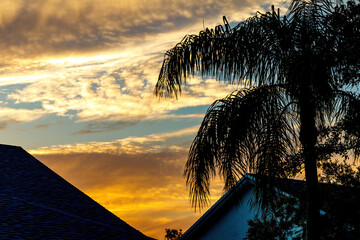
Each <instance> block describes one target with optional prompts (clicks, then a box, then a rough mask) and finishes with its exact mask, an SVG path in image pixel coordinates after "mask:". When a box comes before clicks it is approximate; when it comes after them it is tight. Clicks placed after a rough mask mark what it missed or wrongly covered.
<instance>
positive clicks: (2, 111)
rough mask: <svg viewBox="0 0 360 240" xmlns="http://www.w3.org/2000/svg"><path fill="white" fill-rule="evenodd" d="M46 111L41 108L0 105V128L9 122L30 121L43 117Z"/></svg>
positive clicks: (3, 127)
mask: <svg viewBox="0 0 360 240" xmlns="http://www.w3.org/2000/svg"><path fill="white" fill-rule="evenodd" d="M45 114H46V113H45V112H44V111H43V110H41V109H33V110H29V109H15V108H6V107H0V119H1V121H0V130H3V129H5V128H6V126H7V125H8V124H9V123H22V122H31V121H34V120H37V119H39V118H41V117H43V116H44V115H45Z"/></svg>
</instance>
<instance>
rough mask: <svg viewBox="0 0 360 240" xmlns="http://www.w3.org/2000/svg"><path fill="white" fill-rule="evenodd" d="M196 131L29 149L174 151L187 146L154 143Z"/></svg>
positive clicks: (40, 152) (60, 151) (45, 151)
mask: <svg viewBox="0 0 360 240" xmlns="http://www.w3.org/2000/svg"><path fill="white" fill-rule="evenodd" d="M197 131H198V126H197V125H196V126H193V127H189V128H185V129H181V130H178V131H175V132H164V133H158V134H150V135H146V136H141V137H136V136H131V137H126V138H122V139H118V140H114V141H109V142H88V143H78V144H67V145H55V146H46V147H40V148H37V149H31V150H29V152H30V153H31V154H37V155H44V154H79V153H87V152H91V153H104V154H105V153H106V154H139V153H154V152H158V151H161V149H164V148H166V149H171V150H172V151H174V152H181V151H184V149H187V147H188V146H186V147H183V146H181V145H158V144H156V143H165V142H166V141H167V140H169V139H171V138H178V137H182V136H192V135H195V133H196V132H197Z"/></svg>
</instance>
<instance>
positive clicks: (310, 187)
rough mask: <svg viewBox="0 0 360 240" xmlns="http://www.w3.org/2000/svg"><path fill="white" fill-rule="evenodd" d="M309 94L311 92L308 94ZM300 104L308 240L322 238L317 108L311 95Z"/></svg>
mask: <svg viewBox="0 0 360 240" xmlns="http://www.w3.org/2000/svg"><path fill="white" fill-rule="evenodd" d="M308 93H309V92H308ZM305 95H307V96H304V98H303V99H302V101H301V102H302V103H301V104H300V121H301V124H300V142H301V144H302V147H303V151H304V159H305V177H306V235H305V236H306V237H305V239H306V240H318V239H319V237H320V234H319V232H320V229H319V227H320V226H319V218H320V204H319V196H318V176H317V167H316V162H317V154H316V149H315V144H316V141H317V129H316V125H315V117H316V116H315V106H314V104H313V103H312V101H311V100H310V99H311V97H310V96H309V94H305Z"/></svg>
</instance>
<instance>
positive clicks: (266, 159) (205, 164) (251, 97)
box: [185, 85, 297, 207]
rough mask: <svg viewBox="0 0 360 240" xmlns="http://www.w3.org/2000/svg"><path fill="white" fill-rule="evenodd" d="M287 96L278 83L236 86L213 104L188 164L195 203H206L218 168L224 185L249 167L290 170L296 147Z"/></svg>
mask: <svg viewBox="0 0 360 240" xmlns="http://www.w3.org/2000/svg"><path fill="white" fill-rule="evenodd" d="M288 100H289V99H288V98H287V97H286V95H285V94H284V89H282V88H281V87H280V86H278V85H277V86H276V85H271V86H267V85H263V86H261V87H257V88H250V89H244V90H241V91H238V92H234V93H233V94H231V95H229V96H228V97H226V98H224V99H221V100H217V101H216V102H214V103H213V104H212V106H211V107H210V108H209V110H208V112H207V114H206V116H205V118H204V120H203V122H202V124H201V126H200V129H199V131H198V134H197V136H196V137H195V139H194V141H193V143H192V146H191V148H190V152H189V158H188V161H187V163H186V166H185V176H186V179H187V185H188V186H189V188H190V196H191V201H192V204H193V206H195V207H202V206H204V205H205V204H206V203H207V199H206V198H205V196H208V195H209V194H210V192H209V188H207V187H208V186H209V183H210V179H211V178H212V177H214V176H215V175H216V174H219V175H220V176H221V177H222V178H223V179H224V181H225V186H224V190H228V189H229V188H230V187H231V186H233V184H234V183H236V181H238V180H239V179H240V177H241V176H242V175H244V174H245V173H247V172H253V173H256V174H259V175H263V176H269V177H286V176H287V175H288V174H287V172H286V171H287V169H285V168H284V166H286V164H284V163H285V162H286V161H287V160H286V159H287V157H288V156H289V155H291V154H293V153H294V152H296V149H297V147H296V141H294V139H296V135H297V132H296V130H294V127H293V121H294V119H292V117H291V112H290V109H291V108H290V107H289V106H290V105H291V104H289V102H288ZM205 186H206V187H205Z"/></svg>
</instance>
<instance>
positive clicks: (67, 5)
mask: <svg viewBox="0 0 360 240" xmlns="http://www.w3.org/2000/svg"><path fill="white" fill-rule="evenodd" d="M22 3H23V4H22V5H16V4H15V3H14V4H13V5H14V6H13V8H14V9H15V11H13V12H12V16H10V17H8V18H7V19H5V18H3V19H2V23H1V24H2V26H1V28H0V34H1V36H2V37H1V39H0V47H1V48H2V49H4V50H7V51H10V52H11V53H12V54H15V55H18V56H21V57H29V55H30V56H31V55H39V54H40V55H41V54H43V53H49V52H51V53H53V54H56V53H61V52H67V53H71V52H81V51H91V50H98V49H108V48H109V47H111V46H113V45H114V44H119V43H128V42H129V41H132V42H133V41H135V39H134V37H135V38H136V37H138V41H143V38H142V37H143V36H144V35H147V34H157V33H166V32H169V31H172V30H179V29H181V28H183V27H186V26H191V25H193V24H194V23H202V20H203V19H209V18H215V17H216V18H219V17H221V16H222V15H227V13H229V9H231V11H234V9H241V8H242V7H244V6H247V5H248V3H247V1H235V0H229V1H225V2H224V3H223V2H214V1H210V0H209V1H192V2H190V1H175V0H173V1H166V0H161V1H156V2H154V3H153V4H151V3H149V1H145V2H144V1H127V2H124V1H95V0H94V1H79V2H76V3H77V4H74V2H73V1H42V0H33V1H23V2H22ZM2 11H6V9H2ZM5 13H6V12H5ZM199 27H200V28H201V25H200V26H199Z"/></svg>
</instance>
